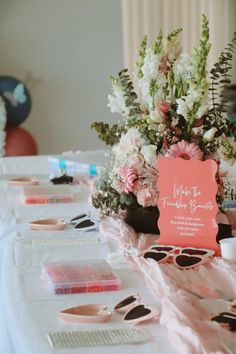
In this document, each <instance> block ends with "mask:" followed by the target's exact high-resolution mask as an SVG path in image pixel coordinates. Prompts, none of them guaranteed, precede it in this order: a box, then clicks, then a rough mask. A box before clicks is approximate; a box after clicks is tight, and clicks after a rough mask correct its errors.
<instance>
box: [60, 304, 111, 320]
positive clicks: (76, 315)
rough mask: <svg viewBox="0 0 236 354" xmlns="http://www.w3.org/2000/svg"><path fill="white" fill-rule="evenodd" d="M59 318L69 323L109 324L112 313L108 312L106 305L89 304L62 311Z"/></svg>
mask: <svg viewBox="0 0 236 354" xmlns="http://www.w3.org/2000/svg"><path fill="white" fill-rule="evenodd" d="M59 317H60V318H61V319H62V320H64V321H67V322H75V323H78V322H82V323H83V322H87V323H99V322H107V321H108V320H109V319H110V317H111V312H110V311H108V310H107V306H106V305H98V304H88V305H81V306H76V307H71V308H68V309H65V310H62V311H60V312H59Z"/></svg>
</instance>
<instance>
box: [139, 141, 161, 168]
mask: <svg viewBox="0 0 236 354" xmlns="http://www.w3.org/2000/svg"><path fill="white" fill-rule="evenodd" d="M141 154H143V157H144V159H145V161H146V162H147V163H148V164H149V165H151V166H153V167H155V166H156V159H157V147H156V145H144V146H143V147H142V148H141Z"/></svg>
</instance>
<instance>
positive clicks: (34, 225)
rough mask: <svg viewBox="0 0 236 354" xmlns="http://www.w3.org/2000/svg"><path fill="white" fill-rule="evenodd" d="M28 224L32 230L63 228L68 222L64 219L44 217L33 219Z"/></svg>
mask: <svg viewBox="0 0 236 354" xmlns="http://www.w3.org/2000/svg"><path fill="white" fill-rule="evenodd" d="M28 225H29V227H30V229H31V230H63V229H64V228H65V226H66V223H65V221H64V220H62V219H44V220H35V221H31V222H30V223H29V224H28Z"/></svg>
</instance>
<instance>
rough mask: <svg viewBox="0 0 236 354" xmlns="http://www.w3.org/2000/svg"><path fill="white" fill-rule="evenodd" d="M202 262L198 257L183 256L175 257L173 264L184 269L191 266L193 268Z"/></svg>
mask: <svg viewBox="0 0 236 354" xmlns="http://www.w3.org/2000/svg"><path fill="white" fill-rule="evenodd" d="M201 261H202V258H200V257H195V256H193V257H190V256H187V255H186V256H185V255H182V254H180V255H178V256H176V257H175V262H176V264H177V265H178V266H179V267H181V268H185V267H191V266H195V265H197V264H198V263H200V262H201Z"/></svg>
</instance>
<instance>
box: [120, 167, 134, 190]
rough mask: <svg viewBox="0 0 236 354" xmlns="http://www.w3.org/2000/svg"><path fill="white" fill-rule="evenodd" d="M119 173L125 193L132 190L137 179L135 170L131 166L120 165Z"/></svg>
mask: <svg viewBox="0 0 236 354" xmlns="http://www.w3.org/2000/svg"><path fill="white" fill-rule="evenodd" d="M120 175H121V179H122V182H123V184H124V185H123V188H124V191H125V193H127V194H128V193H129V192H133V190H134V186H135V184H134V182H135V180H136V179H137V171H136V169H135V168H133V167H122V168H121V169H120Z"/></svg>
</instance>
